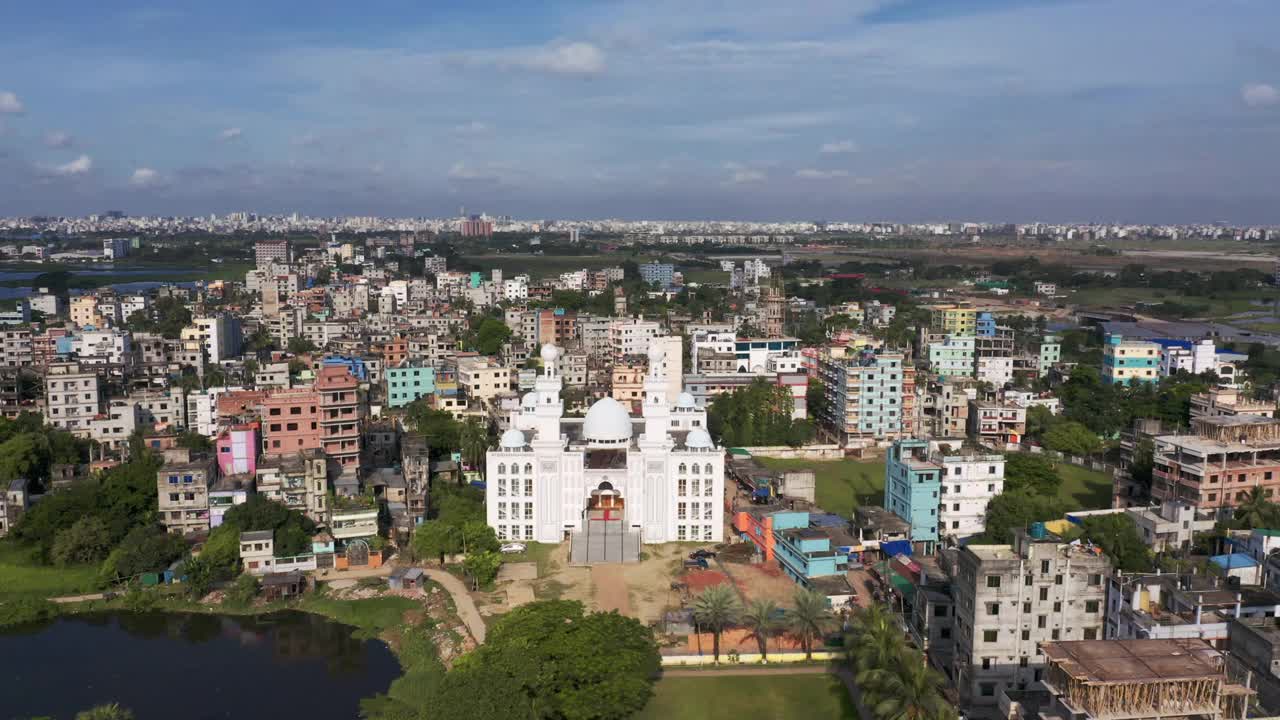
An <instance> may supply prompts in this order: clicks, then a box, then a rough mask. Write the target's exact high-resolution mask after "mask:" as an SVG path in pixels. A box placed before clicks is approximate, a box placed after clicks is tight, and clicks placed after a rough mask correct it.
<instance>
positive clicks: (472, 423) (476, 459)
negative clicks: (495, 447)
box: [458, 418, 489, 467]
mask: <svg viewBox="0 0 1280 720" xmlns="http://www.w3.org/2000/svg"><path fill="white" fill-rule="evenodd" d="M458 444H459V445H461V447H462V457H463V459H464V460H466V462H467V463H468V464H470V465H472V466H474V467H483V466H484V455H485V451H487V450H488V449H489V433H488V431H487V430H485V427H484V425H482V424H481V423H480V420H479V419H477V418H468V419H467V421H466V422H465V423H463V424H462V429H461V431H460V433H459V438H458Z"/></svg>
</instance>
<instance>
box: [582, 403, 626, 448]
mask: <svg viewBox="0 0 1280 720" xmlns="http://www.w3.org/2000/svg"><path fill="white" fill-rule="evenodd" d="M582 437H583V438H584V439H586V440H587V441H588V442H609V443H616V442H621V441H623V440H630V439H631V416H630V415H628V414H627V409H626V408H624V407H622V403H619V402H618V401H617V400H614V399H613V398H611V397H603V398H600V399H599V400H597V401H596V403H595V404H594V405H592V406H591V409H590V410H588V411H587V416H586V417H585V418H584V419H583V420H582Z"/></svg>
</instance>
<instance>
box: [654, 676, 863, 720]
mask: <svg viewBox="0 0 1280 720" xmlns="http://www.w3.org/2000/svg"><path fill="white" fill-rule="evenodd" d="M857 716H858V714H857V711H856V710H855V709H854V707H853V702H852V701H851V700H850V699H849V694H848V692H847V691H846V690H845V687H844V684H843V683H842V682H840V680H839V679H838V678H836V677H835V676H834V675H825V674H824V675H779V676H776V677H761V676H759V675H754V676H723V675H721V676H708V677H705V678H703V677H668V678H663V679H661V680H659V681H658V683H657V684H656V685H655V686H654V694H653V699H652V700H650V701H649V704H648V705H646V706H645V708H644V710H642V711H640V713H639V714H637V715H636V717H637V718H638V719H639V720H685V719H686V718H687V719H688V720H720V719H722V718H723V719H724V720H729V719H730V718H735V719H736V718H745V717H752V718H762V719H764V718H768V720H788V719H789V718H833V719H834V718H856V717H857Z"/></svg>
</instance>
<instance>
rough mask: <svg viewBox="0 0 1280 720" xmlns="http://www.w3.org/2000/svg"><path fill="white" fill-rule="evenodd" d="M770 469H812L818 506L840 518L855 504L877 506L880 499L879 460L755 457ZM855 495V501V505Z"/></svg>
mask: <svg viewBox="0 0 1280 720" xmlns="http://www.w3.org/2000/svg"><path fill="white" fill-rule="evenodd" d="M756 461H757V462H759V463H760V464H761V465H763V466H765V467H767V468H769V469H770V470H812V471H813V473H814V475H815V481H816V482H817V488H816V492H815V495H816V500H817V502H818V506H819V507H821V508H822V509H823V510H826V511H827V512H832V513H836V514H837V515H842V516H844V517H849V516H851V515H852V514H853V508H854V507H856V506H857V505H859V504H867V503H871V504H875V505H879V504H881V503H882V502H883V498H884V461H883V460H854V459H847V460H790V459H782V458H767V457H757V458H756ZM855 495H856V496H857V497H856V501H857V502H855Z"/></svg>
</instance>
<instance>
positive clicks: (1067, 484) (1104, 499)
mask: <svg viewBox="0 0 1280 720" xmlns="http://www.w3.org/2000/svg"><path fill="white" fill-rule="evenodd" d="M1057 470H1058V474H1059V475H1060V476H1062V487H1061V488H1059V489H1058V497H1059V498H1061V499H1062V500H1063V501H1064V502H1066V503H1067V505H1068V509H1070V510H1104V509H1106V508H1109V507H1111V476H1109V475H1107V474H1106V473H1101V472H1097V471H1095V470H1088V469H1086V468H1082V467H1079V466H1076V465H1068V464H1067V463H1058V467H1057Z"/></svg>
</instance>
